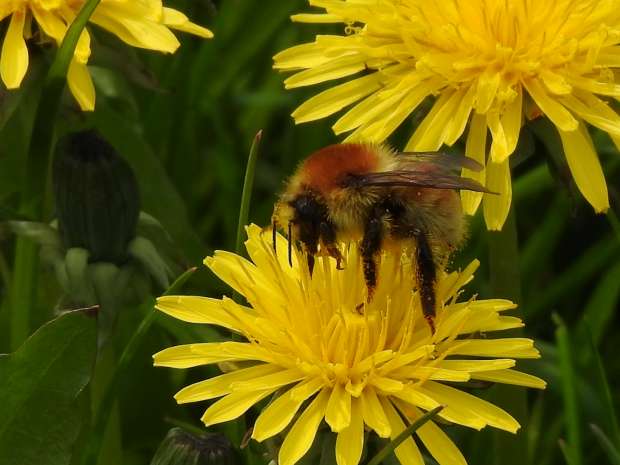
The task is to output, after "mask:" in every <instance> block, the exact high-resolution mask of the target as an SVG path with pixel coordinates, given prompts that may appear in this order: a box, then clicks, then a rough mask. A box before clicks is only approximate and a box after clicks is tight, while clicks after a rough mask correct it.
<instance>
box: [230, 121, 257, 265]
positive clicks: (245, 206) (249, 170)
mask: <svg viewBox="0 0 620 465" xmlns="http://www.w3.org/2000/svg"><path fill="white" fill-rule="evenodd" d="M262 137H263V131H258V133H256V136H254V141H253V142H252V147H250V155H249V156H248V163H247V165H246V167H245V178H244V180H243V192H242V193H241V206H240V208H239V221H238V223H237V240H236V242H235V252H236V253H237V254H241V251H242V250H243V238H244V237H245V232H244V229H245V227H246V225H247V224H248V217H249V216H250V202H251V201H252V188H253V186H254V174H255V172H256V160H257V159H258V147H259V145H260V141H261V138H262Z"/></svg>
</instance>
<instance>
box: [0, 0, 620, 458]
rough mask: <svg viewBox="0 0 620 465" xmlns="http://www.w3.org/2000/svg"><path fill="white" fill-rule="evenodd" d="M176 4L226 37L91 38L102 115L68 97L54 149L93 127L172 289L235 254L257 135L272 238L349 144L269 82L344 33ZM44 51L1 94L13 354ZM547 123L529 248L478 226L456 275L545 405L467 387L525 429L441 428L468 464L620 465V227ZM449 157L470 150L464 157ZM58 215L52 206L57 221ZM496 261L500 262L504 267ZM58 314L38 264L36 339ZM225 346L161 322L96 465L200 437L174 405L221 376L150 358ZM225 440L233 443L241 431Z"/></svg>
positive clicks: (537, 126) (207, 287) (199, 290)
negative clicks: (20, 205) (18, 243)
mask: <svg viewBox="0 0 620 465" xmlns="http://www.w3.org/2000/svg"><path fill="white" fill-rule="evenodd" d="M166 5H168V6H171V7H174V8H177V9H179V10H181V11H183V12H185V13H186V14H187V15H188V16H189V17H190V18H191V19H192V20H193V21H194V22H197V23H199V24H202V25H205V26H207V27H209V28H210V29H211V30H213V32H214V33H215V39H213V40H208V41H203V40H200V39H196V38H193V37H190V36H188V35H183V34H177V36H178V37H179V39H180V40H181V42H182V47H181V48H180V49H179V51H178V52H177V53H176V54H175V55H172V56H163V55H159V54H156V53H151V52H142V51H137V50H136V49H134V48H130V47H129V46H125V45H123V44H122V43H121V42H120V41H119V40H118V39H116V38H115V37H111V36H110V35H109V34H107V33H105V32H104V31H101V30H99V29H96V28H95V27H91V28H90V30H91V32H93V36H94V43H93V56H92V59H91V62H90V63H91V65H92V66H91V69H92V74H93V76H94V79H95V83H96V87H97V107H96V111H95V112H94V113H93V114H82V113H80V112H79V111H78V110H77V109H76V107H75V104H74V103H73V101H72V100H71V97H70V96H68V95H67V96H66V102H65V103H66V104H65V105H63V108H62V117H61V118H60V120H59V122H58V125H57V134H58V136H59V137H60V136H62V134H64V133H66V132H69V131H74V130H76V129H81V128H86V127H89V128H92V127H94V128H96V129H97V130H98V131H99V132H100V133H101V134H102V135H103V136H104V138H105V139H106V140H108V142H109V143H110V144H111V145H112V146H113V147H114V148H115V149H116V150H117V151H118V153H120V154H121V155H122V157H123V158H124V159H125V160H126V161H127V162H128V163H129V165H130V166H131V168H132V170H133V172H134V174H135V177H136V179H137V182H138V185H139V190H140V199H141V209H142V211H144V212H146V213H148V214H149V215H151V216H152V217H154V218H156V219H157V220H158V221H159V222H160V223H161V225H162V226H163V228H164V229H165V231H167V233H168V234H169V240H168V239H167V238H166V240H164V241H162V242H161V244H156V245H158V248H159V250H160V252H162V253H165V254H166V255H167V257H169V261H170V262H171V263H172V265H171V270H172V271H173V272H174V273H172V274H178V273H180V272H181V271H182V270H183V269H186V268H188V267H190V266H199V265H200V264H201V263H202V259H203V258H204V257H205V256H207V255H209V254H211V253H212V252H213V251H214V250H216V249H229V250H232V249H233V248H234V246H235V235H236V228H237V219H238V214H239V202H240V197H241V191H242V187H243V177H244V171H245V166H246V161H247V156H248V153H249V149H250V145H251V143H252V140H253V138H254V136H255V134H256V133H257V131H259V130H261V129H262V130H263V138H262V142H261V145H260V151H259V159H258V165H257V169H256V178H255V184H254V194H253V199H252V205H251V211H250V220H251V221H252V222H255V223H257V224H259V225H267V224H268V223H269V217H270V214H271V209H272V207H273V203H274V201H275V199H276V196H277V194H278V192H279V191H280V190H281V188H282V186H283V181H284V180H285V179H286V177H287V176H288V175H290V174H291V173H292V171H293V170H294V169H295V167H296V165H297V163H298V162H299V161H300V160H301V159H303V158H304V157H306V156H307V155H309V154H310V153H311V152H313V151H314V150H316V149H318V148H320V147H322V146H325V145H328V144H331V143H335V142H338V138H337V137H335V136H334V135H333V133H332V132H331V130H330V125H331V124H333V122H334V121H335V118H334V119H332V120H330V119H327V120H325V121H319V122H315V123H309V124H303V125H300V126H295V125H294V122H293V120H292V118H291V117H290V113H291V112H292V111H293V109H294V108H296V106H297V105H298V104H300V103H301V102H302V101H304V100H305V99H306V98H308V97H309V96H311V95H314V94H315V93H318V92H319V91H320V90H321V88H320V87H318V86H314V87H313V88H311V89H298V90H294V91H285V90H284V88H283V84H282V81H283V79H284V76H283V75H281V74H279V73H277V72H275V71H274V70H273V69H272V56H273V55H274V54H275V53H277V52H278V51H281V50H283V49H284V48H287V47H289V46H291V45H293V44H299V43H303V42H307V41H311V40H313V37H314V35H315V34H316V33H319V32H330V31H334V32H337V33H340V32H341V31H340V30H339V29H338V28H337V27H334V26H321V25H302V24H297V25H295V24H293V23H291V21H290V19H289V16H290V14H292V13H295V12H299V11H304V10H307V9H308V7H307V4H306V2H305V1H303V0H288V1H286V2H283V1H281V0H263V1H261V2H251V1H247V0H225V1H224V0H220V1H209V0H193V1H189V0H188V1H182V0H169V1H167V2H166ZM0 27H6V24H2V25H0ZM51 51H52V50H51V49H50V50H48V49H47V48H46V47H45V46H41V47H36V46H35V47H33V49H32V52H31V56H32V61H33V63H32V66H31V68H30V71H29V75H28V81H27V82H26V83H25V84H24V85H23V87H22V89H21V90H20V91H18V92H12V93H10V94H9V93H8V92H7V91H6V90H0V220H2V223H0V241H1V242H0V299H1V300H2V306H1V310H0V353H6V352H9V351H10V347H9V346H8V340H9V339H8V334H7V333H8V327H9V315H10V313H11V312H18V311H19V308H15V307H14V306H12V305H11V303H10V302H9V299H8V294H9V292H8V289H9V284H10V282H11V280H12V278H13V276H12V262H13V257H14V255H13V254H14V244H15V234H14V231H13V229H12V228H11V227H10V226H9V225H8V224H7V223H6V220H9V219H16V214H15V205H16V201H17V195H18V193H19V191H20V186H21V185H22V184H23V174H22V173H23V172H24V166H23V160H24V152H25V147H24V145H23V142H22V141H23V137H24V134H29V131H30V128H31V125H32V118H33V112H34V109H35V104H36V99H35V95H36V92H33V91H32V90H33V86H34V85H36V83H37V79H38V78H39V76H40V75H41V74H42V73H44V71H45V69H46V67H47V66H48V65H49V62H50V59H51V56H52V54H51V53H50V52H51ZM423 111H424V110H422V112H423ZM421 114H422V113H421ZM419 116H420V115H418V117H419ZM416 120H417V117H414V118H413V119H410V120H409V121H408V122H407V123H406V124H405V125H404V127H402V128H401V129H400V130H399V131H398V132H397V133H396V134H395V135H394V136H393V137H392V138H391V139H390V143H391V144H392V145H394V146H395V147H402V146H403V145H404V138H405V137H406V135H407V134H410V133H411V131H412V128H413V127H414V125H415V124H416ZM50 124H52V122H51V121H50ZM544 125H545V123H544V121H536V122H534V123H533V124H530V125H529V126H528V127H527V128H526V129H525V130H524V131H523V133H522V139H521V141H520V144H519V148H518V151H517V155H516V156H513V157H512V160H513V180H514V183H513V189H514V196H513V206H514V211H513V214H512V215H511V219H510V220H509V222H510V221H512V222H515V224H516V234H517V237H518V242H517V243H518V250H514V249H510V248H509V250H506V245H505V244H506V240H507V239H506V236H507V235H510V234H512V231H513V229H511V225H510V224H509V225H508V226H507V229H506V230H505V231H504V232H503V233H501V234H498V233H489V232H487V231H486V229H485V227H484V223H483V221H482V219H481V214H480V213H479V214H478V215H477V216H476V217H474V218H472V219H471V221H470V224H471V226H470V239H469V242H468V243H467V245H466V246H465V248H464V249H463V250H462V251H461V252H460V253H459V254H458V255H457V256H456V257H455V258H454V261H453V264H452V265H451V266H453V267H454V268H458V267H462V266H464V265H466V264H467V263H468V262H469V261H471V260H472V259H474V258H478V259H479V260H480V261H481V263H482V265H481V267H480V269H479V271H478V273H477V276H476V280H475V281H474V282H473V283H471V284H470V286H469V289H470V291H471V292H472V293H476V294H478V295H479V296H480V297H482V298H490V297H497V298H502V297H506V298H511V299H513V300H515V301H517V302H518V303H519V310H518V313H517V314H518V315H519V316H520V317H522V318H524V320H525V322H526V327H525V329H524V332H523V333H522V334H525V335H526V336H527V337H532V338H534V339H535V340H536V341H537V346H538V347H539V348H540V349H541V351H542V353H543V358H542V359H541V360H536V361H532V362H531V363H524V364H522V365H520V366H521V367H522V368H523V369H524V371H528V372H530V373H533V374H536V375H538V376H541V377H542V378H544V379H546V380H547V381H548V383H549V384H548V388H547V390H546V391H543V392H533V391H532V392H528V393H527V399H526V401H527V402H526V403H527V405H525V404H524V402H523V401H524V399H521V397H520V396H522V394H521V393H520V391H522V390H523V389H522V388H517V387H510V388H505V389H502V390H499V389H497V388H494V387H492V388H489V387H486V388H480V387H472V389H476V394H477V395H482V396H483V397H489V396H490V397H493V398H494V400H495V401H496V402H497V403H498V404H499V405H500V406H504V407H506V408H507V409H508V410H509V411H510V412H511V413H513V414H515V415H516V416H517V417H518V418H519V419H520V420H521V421H522V430H521V431H520V433H519V434H518V435H517V436H516V437H512V436H510V435H509V434H507V433H495V432H492V431H484V432H482V433H477V432H471V431H466V430H465V428H461V427H450V426H446V428H447V431H448V432H449V434H450V435H452V436H453V437H455V439H456V441H457V444H458V445H459V447H461V449H462V450H463V453H464V455H465V457H467V459H468V461H469V463H470V464H476V465H486V464H500V463H501V464H507V463H529V464H536V465H550V464H562V463H567V459H566V457H565V454H564V453H563V450H564V449H565V447H566V444H567V443H568V444H569V446H570V447H572V448H574V450H577V451H578V453H577V454H568V455H569V459H568V463H571V465H573V463H574V465H579V464H580V463H583V464H594V463H613V462H612V460H613V457H614V456H613V453H614V446H613V445H612V444H607V445H606V442H605V441H606V440H609V441H610V442H611V443H616V444H617V442H616V441H617V440H618V437H617V434H618V430H617V420H616V417H615V414H614V411H613V409H610V405H612V403H610V399H611V400H612V402H613V403H615V404H616V405H617V402H618V397H619V394H620V390H619V389H618V386H619V385H620V358H618V357H617V352H616V350H618V349H617V344H618V342H617V341H618V339H619V338H620V326H619V325H618V312H617V309H618V302H619V299H620V228H616V230H615V231H614V227H613V224H614V222H613V218H612V219H611V220H610V219H609V218H607V217H605V216H596V215H594V213H593V210H592V208H591V207H590V206H589V205H587V204H586V203H585V201H584V200H583V199H582V198H581V196H580V195H579V193H578V192H577V191H576V189H575V188H574V186H573V185H571V181H570V179H571V177H570V175H567V174H566V172H567V171H566V167H565V166H563V165H562V162H560V161H559V160H560V159H563V157H562V156H561V154H560V156H556V154H558V153H559V152H558V151H557V145H555V144H558V141H554V140H553V139H549V138H545V139H543V138H540V137H539V136H538V135H539V134H540V133H541V128H543V127H544ZM593 135H594V137H595V140H596V143H597V148H598V152H599V155H600V158H601V160H602V162H603V165H604V168H605V172H606V176H607V181H608V186H609V190H610V196H611V202H612V209H616V212H617V211H618V206H619V205H620V191H619V189H620V154H618V153H617V151H616V149H615V148H614V147H613V145H612V144H611V142H610V141H609V140H608V139H607V138H606V137H604V136H603V135H601V134H598V133H593ZM451 150H454V151H456V152H461V153H462V147H461V146H455V147H453V148H452V149H451ZM47 198H48V199H49V198H51V196H48V197H47ZM54 217H55V207H54V205H53V204H52V202H51V201H50V202H48V205H47V208H46V221H50V222H51V221H52V220H53V219H54ZM25 219H27V218H25ZM494 248H495V249H497V248H500V249H502V253H494V252H493V250H494ZM164 249H166V250H164ZM519 284H520V285H519ZM152 289H153V291H152V292H153V293H154V294H155V295H158V294H159V293H161V292H162V291H163V287H162V286H159V285H158V284H154V285H153V287H152ZM227 292H229V290H228V289H226V288H225V287H224V286H223V285H222V284H221V283H219V282H218V281H217V280H216V279H215V277H214V276H212V275H211V274H210V273H209V272H208V270H205V269H204V268H201V269H199V271H198V272H196V273H195V274H194V275H193V276H192V277H191V279H190V281H189V282H188V284H187V286H186V288H185V290H184V293H188V294H190V293H191V294H198V295H209V296H214V297H218V296H220V295H221V294H223V293H227ZM62 302H63V299H62V290H61V287H60V286H59V285H58V283H57V280H56V278H55V274H54V273H53V270H52V269H51V268H50V267H48V266H46V263H45V261H42V263H41V265H40V274H39V279H38V286H37V295H36V305H35V312H34V314H33V315H32V318H31V322H30V329H31V331H34V330H35V329H36V328H38V327H39V326H40V325H42V324H43V323H45V322H46V321H49V320H50V319H52V318H53V317H54V316H55V315H56V313H57V311H58V310H59V309H61V308H62ZM146 311H147V309H145V308H144V307H143V306H142V307H140V306H138V305H125V307H124V308H123V309H122V311H120V312H119V319H118V321H117V323H116V324H115V326H114V328H113V335H114V337H113V338H112V342H111V343H110V344H111V345H112V346H113V347H115V348H113V349H111V350H112V351H113V352H115V353H116V354H118V353H120V352H121V351H122V348H123V347H124V346H125V345H126V343H127V341H128V339H129V338H130V336H131V334H132V333H133V332H134V331H135V328H136V326H137V325H138V323H139V322H140V320H141V319H142V317H143V316H144V313H145V312H146ZM218 337H219V335H218V334H217V333H216V332H214V331H213V330H209V329H205V328H202V327H198V326H196V325H188V324H182V323H179V322H176V321H174V320H172V319H171V318H167V317H165V316H163V315H162V316H161V317H158V320H157V323H156V324H155V325H154V326H153V327H152V328H151V330H150V333H149V336H148V338H147V342H146V344H144V345H143V346H142V347H140V348H139V353H138V354H137V356H136V357H135V358H134V362H133V365H132V367H131V370H132V371H131V372H132V378H131V379H129V380H126V381H125V382H124V383H123V385H122V386H121V391H120V392H121V395H120V399H119V402H118V404H117V406H116V410H115V414H114V421H113V422H112V426H111V427H110V430H109V431H108V433H107V435H106V439H105V454H104V456H102V459H101V460H100V462H99V463H100V464H102V465H103V464H121V463H122V464H127V465H133V464H135V465H138V464H147V463H149V461H150V459H151V457H152V455H153V453H154V451H155V449H156V448H157V446H158V445H159V443H160V442H161V440H162V439H163V437H164V436H165V434H166V431H168V430H169V429H170V428H171V427H172V426H174V425H179V424H192V425H194V426H196V427H200V422H199V418H200V415H201V414H202V411H203V410H204V408H206V403H201V405H191V406H177V405H176V403H175V402H174V400H173V398H172V396H173V394H174V393H175V392H177V390H178V389H180V387H182V386H184V385H187V384H188V383H189V382H193V381H197V380H200V379H204V378H205V376H206V375H207V374H209V375H211V374H214V373H215V370H213V371H209V370H208V369H204V368H196V369H192V370H187V371H174V372H173V371H172V370H166V369H154V368H153V367H152V359H151V355H152V354H153V353H155V352H157V351H159V350H161V349H163V348H165V347H168V346H171V345H175V344H178V343H187V342H197V341H201V340H205V338H209V339H211V340H212V339H216V338H218ZM603 368H604V369H603ZM604 373H606V377H607V381H606V380H605V376H604V375H603V374H604ZM0 382H1V381H0ZM610 386H611V387H610ZM478 388H479V389H478ZM517 398H518V399H517ZM526 408H527V412H528V413H527V415H525V409H526ZM515 409H517V410H518V411H515ZM592 425H594V426H592ZM212 430H217V428H212ZM219 430H220V431H224V432H226V433H227V434H229V435H231V436H235V435H236V434H238V432H235V431H231V430H230V426H223V427H220V429H219ZM233 439H234V438H233ZM252 447H254V446H252ZM615 451H616V453H617V449H615ZM574 457H578V459H575V458H574ZM616 458H618V457H616ZM427 460H428V463H432V461H431V459H430V458H427ZM575 460H577V462H575ZM615 463H618V462H615ZM7 465H9V464H7Z"/></svg>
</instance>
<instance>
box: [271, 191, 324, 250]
mask: <svg viewBox="0 0 620 465" xmlns="http://www.w3.org/2000/svg"><path fill="white" fill-rule="evenodd" d="M327 216H328V211H327V207H326V205H325V202H324V201H323V199H322V197H321V196H320V194H318V193H317V192H314V191H311V190H308V189H304V190H301V191H300V192H298V193H297V194H296V195H284V196H282V198H281V199H280V200H279V201H278V202H277V203H276V205H275V207H274V210H273V215H272V217H271V222H272V225H273V229H274V231H275V230H276V229H281V230H284V231H286V233H287V236H288V241H289V261H290V260H291V258H290V255H291V251H290V249H291V241H297V240H298V241H300V242H301V243H302V244H303V245H304V248H305V249H306V251H307V252H309V253H310V254H311V255H314V254H316V252H317V245H318V240H319V229H320V226H321V223H323V222H325V221H326V219H327ZM274 248H275V233H274Z"/></svg>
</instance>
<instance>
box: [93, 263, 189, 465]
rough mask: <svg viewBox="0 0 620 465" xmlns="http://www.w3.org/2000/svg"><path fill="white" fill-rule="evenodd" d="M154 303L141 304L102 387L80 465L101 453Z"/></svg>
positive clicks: (180, 284) (176, 288)
mask: <svg viewBox="0 0 620 465" xmlns="http://www.w3.org/2000/svg"><path fill="white" fill-rule="evenodd" d="M196 270H197V268H190V269H189V270H187V271H185V273H183V274H182V275H181V276H179V277H178V278H177V279H176V281H175V282H174V283H172V284H171V285H170V287H169V288H168V289H167V290H166V292H164V294H163V295H170V294H175V293H177V292H178V291H179V290H180V289H181V288H182V287H183V285H184V284H185V283H186V282H187V280H188V279H189V278H190V276H191V275H192V274H193V273H194V272H195V271H196ZM154 306H155V301H154V300H152V299H149V300H148V301H147V302H145V303H144V304H142V305H141V310H142V313H145V315H144V318H143V319H142V321H141V322H140V325H139V326H138V329H136V331H135V332H134V333H133V335H132V336H131V339H130V340H129V342H128V343H127V345H126V346H125V349H124V350H123V353H122V354H121V358H120V359H119V362H118V365H117V366H116V369H115V370H114V373H113V374H112V376H111V378H110V382H109V384H108V386H107V387H106V390H105V394H104V395H103V398H102V399H101V403H100V404H99V408H98V409H97V412H96V414H95V419H94V422H93V427H92V430H91V432H90V438H89V442H88V444H87V445H86V448H85V449H84V454H83V456H82V464H84V465H97V461H98V459H99V454H100V452H101V446H102V444H103V439H104V435H105V432H106V429H107V426H108V422H109V420H110V414H111V413H112V411H113V406H114V402H115V400H116V395H117V393H118V388H119V385H120V383H121V381H122V380H123V379H126V378H127V377H126V376H125V375H126V374H127V370H128V368H129V366H130V365H131V362H132V361H133V359H134V356H135V354H136V352H137V350H138V348H139V347H140V345H141V344H142V342H143V340H144V338H145V337H146V335H147V334H148V331H149V328H150V327H151V325H152V324H153V322H154V321H155V316H156V315H157V313H156V312H155V309H154Z"/></svg>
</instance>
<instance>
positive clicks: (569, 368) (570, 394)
mask: <svg viewBox="0 0 620 465" xmlns="http://www.w3.org/2000/svg"><path fill="white" fill-rule="evenodd" d="M553 319H554V320H555V322H556V324H557V329H556V331H555V338H556V342H557V346H558V356H559V359H560V370H561V382H562V395H563V398H564V419H565V426H566V435H567V443H566V444H565V448H564V453H565V456H566V458H567V461H568V462H569V463H570V465H582V464H583V447H582V437H581V412H580V409H579V400H578V395H577V378H576V375H575V363H574V358H573V354H572V350H571V347H572V345H571V340H570V334H569V331H568V328H567V327H566V325H565V324H564V322H563V321H562V319H561V318H560V316H559V315H557V314H554V315H553Z"/></svg>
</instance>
